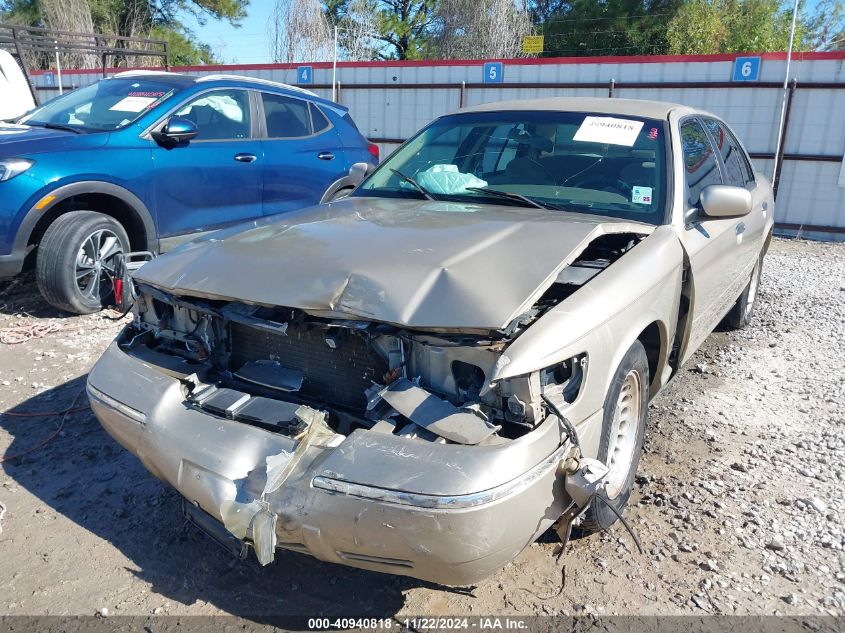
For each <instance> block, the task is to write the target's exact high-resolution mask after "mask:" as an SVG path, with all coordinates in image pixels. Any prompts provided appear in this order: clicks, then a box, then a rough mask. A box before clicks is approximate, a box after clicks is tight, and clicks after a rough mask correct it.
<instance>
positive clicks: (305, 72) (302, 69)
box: [296, 66, 314, 84]
mask: <svg viewBox="0 0 845 633" xmlns="http://www.w3.org/2000/svg"><path fill="white" fill-rule="evenodd" d="M313 78H314V73H313V71H312V70H311V66H299V67H298V68H297V69H296V83H298V84H310V83H311V82H312V80H313Z"/></svg>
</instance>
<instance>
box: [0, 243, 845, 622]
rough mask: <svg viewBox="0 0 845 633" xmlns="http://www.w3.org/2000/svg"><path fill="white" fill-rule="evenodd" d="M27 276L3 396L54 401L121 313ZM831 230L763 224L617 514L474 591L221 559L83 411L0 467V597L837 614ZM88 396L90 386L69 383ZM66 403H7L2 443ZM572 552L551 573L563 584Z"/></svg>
mask: <svg viewBox="0 0 845 633" xmlns="http://www.w3.org/2000/svg"><path fill="white" fill-rule="evenodd" d="M32 287H34V284H33V283H32V280H31V279H30V280H24V283H19V284H16V285H15V286H14V287H12V288H11V289H8V286H7V289H8V291H4V288H3V287H2V286H0V331H3V330H6V331H11V330H8V328H16V331H19V332H23V331H25V330H26V329H27V328H31V327H32V326H37V325H42V326H43V324H52V329H54V331H52V332H46V333H42V334H43V335H42V336H41V337H40V338H33V339H31V340H29V341H27V342H24V343H21V344H17V345H5V344H0V410H2V411H7V410H11V411H45V410H47V411H62V410H64V409H66V408H68V407H69V406H70V405H71V403H72V401H73V399H74V397H75V396H77V394H79V393H80V391H81V390H82V389H83V387H84V380H85V375H86V373H87V371H88V369H89V368H90V367H91V365H92V364H93V362H94V361H95V360H96V359H97V357H98V356H99V354H100V353H101V352H102V350H103V349H104V348H105V347H106V346H107V345H108V343H109V341H110V340H111V339H112V338H113V337H114V335H115V334H116V333H117V331H118V329H119V327H120V324H119V323H115V322H112V321H107V320H105V319H103V317H102V316H100V315H93V316H85V317H67V316H63V315H61V314H59V313H57V312H54V311H52V310H51V309H50V308H48V307H47V306H46V305H45V304H43V303H42V302H41V301H40V300H39V299H38V297H37V295H36V294H35V293H33V292H32V291H31V290H29V289H30V288H32ZM843 358H845V245H841V244H822V243H811V242H803V241H798V240H791V241H786V240H775V242H774V244H773V247H772V250H771V252H770V253H769V256H768V257H767V259H766V267H765V270H764V272H763V280H762V288H761V295H760V300H759V304H758V308H757V311H756V314H755V316H754V317H753V320H752V323H751V326H750V327H749V328H747V329H746V330H744V331H742V332H739V333H721V332H717V333H716V334H714V335H713V336H711V337H710V338H709V339H708V341H707V342H706V343H705V345H704V347H703V348H702V349H701V350H700V351H699V353H698V354H697V355H696V356H695V358H694V359H693V360H692V361H691V362H690V363H689V364H688V365H687V366H686V367H685V368H684V369H683V370H682V372H681V373H680V374H679V376H678V377H677V379H676V380H675V381H673V383H672V384H671V385H670V386H669V388H668V389H667V390H666V391H665V392H664V393H663V394H661V395H660V396H659V397H658V398H657V399H656V400H655V402H654V403H653V405H652V407H651V412H650V416H651V417H650V420H649V425H648V428H647V438H646V454H645V456H644V459H643V461H642V463H641V466H640V474H639V476H638V478H637V483H636V487H635V491H634V494H633V497H632V505H631V507H630V508H629V509H628V510H627V517H628V518H629V521H630V522H631V524H632V526H633V527H634V529H635V530H636V532H637V534H638V536H639V538H640V540H641V541H642V543H643V547H644V548H645V550H646V553H645V554H644V555H639V554H638V553H636V548H635V546H634V544H633V542H632V541H631V538H630V536H629V535H628V534H627V533H626V532H625V530H624V529H623V528H622V527H621V526H614V528H612V529H611V530H610V531H609V532H607V533H604V534H598V535H594V536H590V537H586V538H581V539H578V540H577V541H575V542H574V543H573V544H572V545H571V546H570V548H568V549H567V551H566V552H565V553H564V554H563V556H562V557H561V558H560V559H559V560H557V558H556V556H555V555H554V554H555V550H556V547H557V545H556V540H555V538H553V537H552V536H551V535H547V536H546V537H544V538H543V539H541V541H540V542H539V543H536V544H534V545H533V546H531V547H529V548H527V549H526V550H525V551H524V552H523V553H522V554H521V555H520V556H519V557H518V558H517V559H516V560H515V561H514V562H513V563H511V564H509V565H508V566H507V567H505V568H504V569H502V570H500V571H499V572H497V573H496V574H495V575H494V576H492V577H491V578H489V579H487V580H485V581H483V582H481V583H480V584H479V585H478V586H476V587H475V588H473V589H471V590H467V589H448V588H443V587H438V586H433V585H429V584H426V583H421V582H419V581H416V580H412V579H407V578H401V577H396V576H388V575H382V574H377V573H371V572H365V571H358V570H353V569H347V568H344V567H339V566H335V565H330V564H327V563H322V562H320V561H317V560H314V559H312V558H310V557H308V556H304V555H300V554H295V553H290V552H279V553H278V555H277V562H276V563H275V564H273V565H271V566H269V567H267V568H261V567H259V566H258V565H257V564H255V563H251V562H248V563H239V562H237V561H235V560H234V559H232V558H230V557H229V555H228V554H226V553H225V552H223V551H222V550H220V549H219V548H218V547H217V546H216V545H215V544H214V543H212V542H210V541H209V540H208V539H206V538H205V537H204V536H203V535H201V534H199V533H198V532H197V531H196V530H195V529H194V528H192V527H190V526H188V525H186V524H185V523H184V521H183V519H182V518H181V514H180V503H181V502H180V498H179V495H178V494H177V493H175V492H174V491H173V490H171V489H169V488H168V487H166V486H165V485H164V484H162V483H161V482H159V481H157V480H156V479H154V478H153V477H152V476H151V475H149V474H148V473H147V472H146V471H145V470H144V468H143V467H142V466H141V464H140V463H139V462H138V460H136V459H135V458H134V457H132V456H131V455H129V454H128V453H127V452H126V451H124V450H123V449H121V448H120V447H119V446H118V445H117V444H115V443H114V442H113V441H112V440H111V439H110V438H109V437H108V436H107V435H106V434H105V432H104V431H103V430H102V429H101V428H100V426H99V425H98V424H97V422H96V420H95V419H94V417H93V415H92V414H91V413H90V411H87V410H83V411H78V412H72V413H69V414H68V415H67V416H66V418H65V421H64V426H63V427H62V429H61V430H60V431H59V432H58V433H57V434H56V437H55V439H53V440H52V441H50V442H49V443H47V444H45V445H44V446H41V447H39V448H36V449H35V450H33V451H32V452H29V453H26V454H25V455H23V456H22V457H20V458H17V459H13V460H11V461H7V462H4V463H2V464H0V502H2V503H3V504H4V505H5V506H6V508H7V511H6V513H5V515H4V516H3V518H2V534H0V613H4V614H10V615H24V614H51V615H74V614H80V615H93V614H95V613H96V612H98V611H99V610H101V609H103V608H106V609H108V611H109V613H112V614H116V615H120V614H122V615H149V614H205V615H210V614H222V613H231V614H237V615H241V616H245V617H248V618H250V619H254V620H256V621H261V619H262V617H266V616H271V615H274V614H304V615H313V614H315V613H347V614H357V615H364V614H373V615H392V614H398V615H413V614H449V615H456V614H474V615H478V614H491V613H495V614H514V615H517V614H522V615H524V614H559V613H565V614H578V613H595V614H638V615H645V614H693V613H696V614H703V613H722V614H811V613H812V614H842V613H843V612H845V572H843V567H845V566H844V565H843V563H845V554H844V553H843V545H845V534H844V533H843V527H842V526H843V524H845V516H843V510H845V507H843V502H842V493H841V491H842V486H843V482H844V481H845V369H843ZM81 401H82V402H83V403H84V395H83V396H82V397H81ZM60 420H61V418H60V417H56V416H54V417H36V418H18V417H8V416H2V417H0V452H2V453H5V455H7V456H12V455H14V454H17V453H22V452H26V451H27V450H29V449H32V448H33V447H36V446H38V445H39V443H40V442H41V441H43V440H44V439H46V438H48V437H50V436H51V434H53V433H54V432H55V430H56V429H57V427H58V425H59V423H60ZM563 567H565V568H566V574H565V576H566V584H565V586H564V587H563V590H562V591H560V588H561V582H562V578H563V573H562V569H563Z"/></svg>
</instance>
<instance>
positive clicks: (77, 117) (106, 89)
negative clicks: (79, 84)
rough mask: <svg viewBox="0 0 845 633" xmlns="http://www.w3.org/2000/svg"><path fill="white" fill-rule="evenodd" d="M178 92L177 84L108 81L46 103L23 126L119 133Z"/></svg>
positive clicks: (150, 80) (29, 116) (131, 79)
mask: <svg viewBox="0 0 845 633" xmlns="http://www.w3.org/2000/svg"><path fill="white" fill-rule="evenodd" d="M178 90H179V87H178V86H174V85H173V84H170V83H165V82H161V81H156V80H154V79H146V78H141V77H131V78H128V77H127V78H125V79H123V78H118V79H105V80H102V81H98V82H97V83H95V84H92V85H90V86H86V87H85V88H80V89H79V90H74V91H73V92H70V93H68V94H66V95H64V96H62V97H58V98H57V99H54V100H53V101H50V102H49V103H46V104H45V105H43V106H41V107H40V108H38V109H36V110H33V111H32V112H31V113H30V114H28V115H27V116H25V117H24V118H22V119H21V120H20V123H24V124H26V125H36V126H44V127H56V128H70V129H72V130H74V131H78V132H104V131H108V130H118V129H120V128H122V127H125V126H127V125H129V124H130V123H132V122H133V121H135V120H136V119H138V118H140V117H141V116H142V115H143V114H144V113H145V112H147V111H148V110H150V109H151V108H153V107H155V106H156V105H158V104H159V103H161V102H162V101H164V100H165V99H167V98H168V97H170V96H171V95H173V94H174V93H175V92H177V91H178Z"/></svg>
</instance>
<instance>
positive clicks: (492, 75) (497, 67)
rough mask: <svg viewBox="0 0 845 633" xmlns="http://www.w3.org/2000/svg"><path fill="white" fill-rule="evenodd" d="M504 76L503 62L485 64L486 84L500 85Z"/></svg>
mask: <svg viewBox="0 0 845 633" xmlns="http://www.w3.org/2000/svg"><path fill="white" fill-rule="evenodd" d="M503 76H504V69H503V68H502V62H487V63H486V64H484V83H486V84H500V83H502V79H503Z"/></svg>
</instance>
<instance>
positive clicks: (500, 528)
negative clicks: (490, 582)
mask: <svg viewBox="0 0 845 633" xmlns="http://www.w3.org/2000/svg"><path fill="white" fill-rule="evenodd" d="M88 394H89V397H90V400H91V406H92V409H93V410H94V413H95V414H96V415H97V418H98V419H99V420H100V422H101V424H102V425H103V427H104V428H105V429H106V431H108V433H109V434H110V435H111V436H112V437H114V439H116V440H117V441H118V442H119V443H120V444H122V445H123V446H124V447H125V448H127V449H128V450H129V451H131V452H132V453H133V454H135V455H136V456H137V457H138V458H139V459H140V460H141V461H142V462H143V463H144V465H145V466H146V467H147V469H149V470H150V472H152V473H153V474H154V475H156V476H157V477H159V478H160V479H163V480H164V481H167V482H168V483H170V484H171V485H172V486H174V487H175V488H176V489H177V490H179V492H180V493H181V494H182V495H183V496H184V497H185V499H186V500H187V501H188V502H189V503H191V504H195V505H196V506H197V507H199V508H201V509H202V510H203V511H204V512H206V513H208V514H209V515H210V516H211V517H214V519H216V520H217V521H220V522H221V523H223V524H224V525H225V526H226V528H227V529H228V530H229V532H231V533H232V534H234V535H235V536H236V537H238V538H241V539H244V540H246V541H247V542H250V543H252V544H253V546H254V547H255V549H256V554H257V555H258V557H259V560H260V561H261V562H263V563H266V562H269V561H270V560H272V557H273V550H275V548H277V547H278V548H285V549H292V550H296V551H300V552H304V553H309V554H311V555H313V556H315V557H317V558H319V559H322V560H326V561H331V562H335V563H340V564H345V565H350V566H353V567H360V568H364V569H370V570H374V571H383V572H390V573H396V574H403V575H408V576H414V577H417V578H421V579H424V580H430V581H433V582H439V583H444V584H467V583H471V582H475V581H477V580H479V579H480V578H483V577H484V576H487V575H489V574H490V573H492V572H494V571H495V570H496V569H498V568H500V567H501V566H503V565H504V564H506V563H507V562H508V561H510V560H511V559H513V558H514V557H515V556H516V555H517V554H519V552H520V551H521V550H522V549H523V548H525V547H526V546H527V545H528V544H530V543H531V542H532V541H533V540H534V539H535V538H536V537H537V536H538V535H539V534H540V533H542V532H543V531H545V530H546V529H548V528H549V527H550V525H551V524H552V523H553V522H554V520H555V519H557V517H558V516H560V514H561V513H562V512H563V509H564V507H565V505H566V502H567V501H568V497H567V496H566V493H565V492H564V489H563V480H562V478H561V477H559V476H558V465H559V463H560V460H561V459H562V456H563V454H564V452H565V450H566V449H567V448H568V447H566V446H562V447H561V446H560V445H559V441H558V440H557V438H559V434H558V430H557V428H556V427H557V424H556V423H554V422H556V421H554V420H553V421H552V422H553V423H550V424H549V425H548V429H546V430H544V431H543V432H542V433H536V432H535V433H534V434H531V435H533V436H534V437H533V438H531V441H530V442H529V441H527V439H528V438H527V437H526V438H522V439H521V440H517V441H514V442H510V443H509V444H506V445H503V446H497V447H486V446H485V447H466V446H463V447H462V446H455V445H444V444H434V443H429V442H424V441H421V440H412V439H408V438H400V437H396V436H393V435H390V434H380V433H375V432H372V431H360V430H359V431H355V432H353V433H352V434H350V435H349V436H348V437H344V436H340V435H336V434H334V433H333V432H332V431H331V429H328V427H325V426H323V427H322V432H321V435H320V437H319V438H313V440H314V441H310V442H306V441H302V440H300V441H297V440H294V439H293V438H291V437H287V436H284V435H281V434H277V433H272V432H269V431H266V430H263V429H260V428H257V427H255V426H250V425H248V424H244V423H241V422H235V421H232V420H228V419H224V418H220V417H216V416H213V415H210V414H208V413H205V412H203V411H200V410H197V409H195V408H192V407H190V406H189V405H188V404H187V403H186V401H185V400H186V392H185V387H184V386H183V384H182V383H181V382H180V381H179V380H178V379H177V378H174V377H172V376H171V375H167V374H165V373H163V372H162V371H161V370H160V369H159V368H157V367H156V366H154V365H150V364H148V363H146V362H143V361H141V360H139V359H138V358H136V357H134V356H131V355H130V354H127V353H126V352H124V351H123V350H121V349H120V348H119V347H118V346H117V344H116V343H113V344H112V345H111V346H110V347H109V349H108V350H107V351H106V353H105V354H104V355H103V357H102V358H101V359H100V360H99V361H98V362H97V364H96V365H95V367H94V368H93V369H92V371H91V373H90V374H89V378H88ZM315 426H316V425H315ZM523 440H526V441H523ZM555 441H557V444H555V443H554V442H555ZM538 455H539V457H538ZM462 456H463V457H462ZM458 458H461V459H458ZM528 462H530V464H528ZM517 471H518V472H517ZM268 532H272V534H270V533H268Z"/></svg>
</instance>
